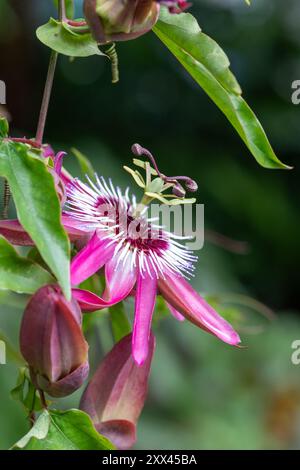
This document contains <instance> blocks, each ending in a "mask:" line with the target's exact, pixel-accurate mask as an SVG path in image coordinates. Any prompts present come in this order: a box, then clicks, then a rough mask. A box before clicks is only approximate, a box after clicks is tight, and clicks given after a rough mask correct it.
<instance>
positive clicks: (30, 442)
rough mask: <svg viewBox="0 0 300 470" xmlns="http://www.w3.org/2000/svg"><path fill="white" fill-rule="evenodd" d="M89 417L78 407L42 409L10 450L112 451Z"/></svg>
mask: <svg viewBox="0 0 300 470" xmlns="http://www.w3.org/2000/svg"><path fill="white" fill-rule="evenodd" d="M113 449H114V446H113V445H112V444H111V443H110V442H109V440H108V439H106V438H105V437H104V436H101V434H99V433H98V432H97V431H96V429H95V428H94V426H93V423H92V421H91V419H90V417H89V416H88V415H87V414H86V413H84V412H83V411H79V410H75V409H74V410H68V411H57V410H49V411H47V410H44V411H43V413H42V414H41V415H40V416H39V418H38V419H37V421H36V423H35V425H34V426H33V428H32V429H31V430H30V431H29V432H28V433H27V434H26V436H24V437H23V438H22V439H20V440H19V441H18V442H17V443H16V444H15V445H14V446H13V447H12V450H113Z"/></svg>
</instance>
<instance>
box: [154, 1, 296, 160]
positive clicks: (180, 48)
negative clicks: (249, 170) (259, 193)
mask: <svg viewBox="0 0 300 470" xmlns="http://www.w3.org/2000/svg"><path fill="white" fill-rule="evenodd" d="M154 32H155V34H156V35H157V36H158V37H159V38H160V39H161V41H162V42H163V43H164V44H165V45H166V46H167V48H168V49H169V50H170V51H171V52H172V53H173V54H174V56H175V57H176V58H177V59H178V60H179V62H180V63H181V64H182V65H183V67H185V69H186V70H187V71H188V72H189V74H190V75H191V76H192V77H193V78H194V80H195V81H196V82H197V83H198V84H199V85H200V86H201V88H203V90H204V91H205V92H206V93H207V94H208V96H209V97H210V98H211V99H212V100H213V101H214V102H215V104H216V105H217V106H218V107H219V108H220V109H221V111H223V113H224V114H225V115H226V117H227V119H228V120H229V121H230V122H231V124H232V125H233V127H234V128H235V129H236V131H237V132H238V134H239V135H240V137H241V138H242V140H243V141H244V142H245V144H246V145H247V147H248V149H249V150H250V152H251V153H252V155H253V156H254V158H255V159H256V160H257V162H258V163H259V164H260V165H262V166H263V167H265V168H285V169H288V168H289V167H288V166H286V165H284V164H283V163H281V162H280V160H279V159H278V158H277V156H276V155H275V153H274V151H273V149H272V147H271V145H270V142H269V141H268V138H267V136H266V134H265V132H264V130H263V128H262V126H261V124H260V122H259V121H258V119H257V117H256V116H255V114H254V113H253V111H252V110H251V109H250V108H249V106H248V105H247V103H246V102H245V101H244V99H243V98H242V97H241V95H240V93H241V90H240V87H239V85H238V83H237V81H236V80H235V78H234V76H233V75H232V73H231V72H230V70H229V65H230V63H229V60H228V58H227V56H226V54H225V53H224V52H223V50H222V49H221V48H220V46H218V44H217V43H216V42H215V41H214V40H213V39H211V38H210V37H208V36H207V35H205V34H204V33H202V32H201V29H200V27H199V25H198V23H197V21H196V19H195V18H194V17H193V16H192V15H191V14H189V13H182V14H180V15H171V14H169V13H168V11H167V10H165V9H162V11H161V15H160V20H159V21H158V22H157V24H156V25H155V27H154Z"/></svg>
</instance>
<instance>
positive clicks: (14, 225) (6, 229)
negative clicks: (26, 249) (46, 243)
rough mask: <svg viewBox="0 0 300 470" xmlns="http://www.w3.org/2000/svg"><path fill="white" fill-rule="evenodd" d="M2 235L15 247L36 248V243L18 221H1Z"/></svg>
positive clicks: (0, 232) (0, 233)
mask: <svg viewBox="0 0 300 470" xmlns="http://www.w3.org/2000/svg"><path fill="white" fill-rule="evenodd" d="M0 235H3V236H4V237H5V238H6V239H7V240H8V241H9V242H10V243H12V244H13V245H18V246H34V242H33V241H32V239H31V238H30V236H29V235H28V233H27V232H25V230H24V229H23V227H22V225H21V224H20V222H19V221H18V220H17V219H15V220H0Z"/></svg>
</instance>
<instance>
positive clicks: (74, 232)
mask: <svg viewBox="0 0 300 470" xmlns="http://www.w3.org/2000/svg"><path fill="white" fill-rule="evenodd" d="M62 224H63V225H64V228H65V230H66V232H67V233H68V235H69V237H70V240H71V242H75V241H77V240H82V239H84V238H85V237H86V233H85V232H83V231H82V230H79V229H78V228H76V227H75V224H74V225H73V224H72V221H71V220H70V217H67V216H62ZM0 235H3V236H4V237H5V238H6V239H7V240H8V241H9V242H10V243H12V244H13V245H17V246H34V242H33V241H32V239H31V238H30V236H29V235H28V233H27V232H25V230H24V228H23V227H22V225H21V224H20V222H19V221H18V220H17V219H11V220H0Z"/></svg>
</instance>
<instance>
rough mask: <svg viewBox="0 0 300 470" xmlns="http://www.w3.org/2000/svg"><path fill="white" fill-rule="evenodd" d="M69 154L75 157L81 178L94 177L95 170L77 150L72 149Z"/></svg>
mask: <svg viewBox="0 0 300 470" xmlns="http://www.w3.org/2000/svg"><path fill="white" fill-rule="evenodd" d="M71 152H72V153H73V154H74V156H75V157H76V159H77V161H78V163H79V166H80V170H81V173H82V175H83V176H86V175H87V176H89V177H90V178H91V179H93V178H94V177H95V170H94V168H93V165H92V164H91V162H90V160H89V159H88V158H87V157H86V156H85V155H83V153H81V152H80V151H79V150H77V149H75V148H72V149H71Z"/></svg>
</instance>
